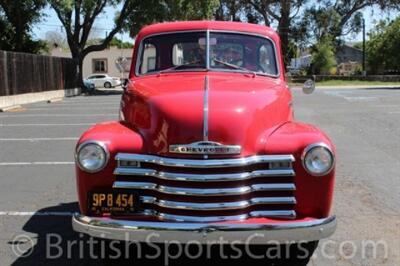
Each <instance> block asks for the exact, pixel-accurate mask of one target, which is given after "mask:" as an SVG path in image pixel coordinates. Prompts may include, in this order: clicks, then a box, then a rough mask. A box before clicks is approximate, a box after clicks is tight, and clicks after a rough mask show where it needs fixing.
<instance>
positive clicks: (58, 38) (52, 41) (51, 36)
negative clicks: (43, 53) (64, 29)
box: [45, 31, 68, 48]
mask: <svg viewBox="0 0 400 266" xmlns="http://www.w3.org/2000/svg"><path fill="white" fill-rule="evenodd" d="M45 41H46V42H47V45H48V46H49V47H55V48H57V47H61V48H66V47H67V46H68V44H67V40H66V39H65V36H63V34H61V33H59V32H57V31H48V32H46V35H45Z"/></svg>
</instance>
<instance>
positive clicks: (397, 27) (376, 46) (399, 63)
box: [366, 17, 400, 73]
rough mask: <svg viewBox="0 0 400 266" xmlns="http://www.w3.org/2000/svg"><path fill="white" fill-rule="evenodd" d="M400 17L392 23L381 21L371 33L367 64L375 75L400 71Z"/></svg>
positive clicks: (367, 50) (367, 48)
mask: <svg viewBox="0 0 400 266" xmlns="http://www.w3.org/2000/svg"><path fill="white" fill-rule="evenodd" d="M399 51H400V17H398V18H397V19H395V20H394V21H392V22H390V23H385V22H384V21H381V22H380V23H379V25H378V26H377V28H376V30H375V31H373V32H371V33H370V39H369V41H368V42H367V47H366V52H367V62H368V66H369V70H370V71H371V72H373V73H383V72H385V71H397V72H399V71H400V53H399Z"/></svg>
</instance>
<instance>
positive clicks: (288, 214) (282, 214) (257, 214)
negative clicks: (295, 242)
mask: <svg viewBox="0 0 400 266" xmlns="http://www.w3.org/2000/svg"><path fill="white" fill-rule="evenodd" d="M249 216H250V217H254V218H262V217H275V218H285V219H295V218H296V212H295V211H293V210H282V211H281V210H274V211H252V212H250V214H249Z"/></svg>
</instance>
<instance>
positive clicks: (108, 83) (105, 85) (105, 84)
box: [104, 81, 112, 89]
mask: <svg viewBox="0 0 400 266" xmlns="http://www.w3.org/2000/svg"><path fill="white" fill-rule="evenodd" d="M111 87H112V85H111V83H110V82H108V81H107V82H106V83H104V88H106V89H110V88H111Z"/></svg>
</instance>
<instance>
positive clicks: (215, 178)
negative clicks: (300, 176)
mask: <svg viewBox="0 0 400 266" xmlns="http://www.w3.org/2000/svg"><path fill="white" fill-rule="evenodd" d="M114 175H131V176H151V177H156V178H159V179H164V180H174V181H189V182H224V181H244V180H249V179H253V178H257V177H268V176H294V175H295V172H294V171H293V169H273V170H255V171H251V172H241V173H232V174H204V175H203V174H202V175H200V174H186V173H170V172H162V171H160V172H159V171H157V170H154V169H144V168H133V167H118V168H116V169H115V171H114Z"/></svg>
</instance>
